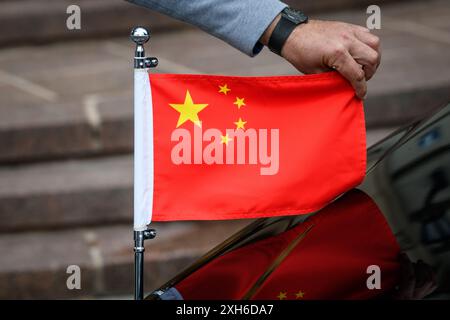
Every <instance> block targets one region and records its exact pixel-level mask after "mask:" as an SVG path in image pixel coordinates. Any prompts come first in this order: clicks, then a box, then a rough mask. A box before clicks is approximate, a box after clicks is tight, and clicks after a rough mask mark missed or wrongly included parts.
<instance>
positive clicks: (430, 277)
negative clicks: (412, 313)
mask: <svg viewBox="0 0 450 320" xmlns="http://www.w3.org/2000/svg"><path fill="white" fill-rule="evenodd" d="M417 266H418V267H419V268H421V269H422V271H421V272H422V273H423V274H424V275H425V279H424V283H423V285H422V286H420V287H419V286H417V287H418V288H416V292H415V293H414V295H415V296H416V298H417V299H423V298H424V297H426V296H428V295H429V294H431V293H432V292H433V291H434V290H436V287H437V286H436V279H435V274H434V271H433V269H432V268H431V266H429V265H428V264H426V263H424V262H423V261H422V260H419V261H418V262H417Z"/></svg>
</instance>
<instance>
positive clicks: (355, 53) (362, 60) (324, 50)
mask: <svg viewBox="0 0 450 320" xmlns="http://www.w3.org/2000/svg"><path fill="white" fill-rule="evenodd" d="M278 20H279V17H277V18H276V19H275V20H274V21H273V22H272V24H271V25H270V26H269V27H268V28H267V30H266V32H265V33H264V35H263V36H262V37H261V39H260V41H261V42H262V43H263V44H265V45H267V43H268V41H269V39H270V35H271V34H272V31H273V29H274V28H275V26H276V24H277V23H278ZM281 55H282V57H284V58H285V59H286V60H287V61H289V62H290V63H291V64H292V65H294V67H296V68H297V69H298V70H299V71H301V72H303V73H321V72H326V71H330V69H335V70H336V71H338V72H339V73H340V74H342V76H344V77H345V78H346V79H347V80H348V81H349V82H350V83H351V85H352V86H353V88H354V89H355V91H356V95H357V96H358V97H359V98H361V99H362V98H364V97H365V95H366V92H367V85H366V80H369V79H370V78H372V76H373V75H374V73H375V72H376V70H377V68H378V65H379V64H380V59H381V54H380V39H379V38H378V37H377V36H375V35H373V34H371V33H370V31H369V29H367V28H364V27H361V26H358V25H354V24H349V23H344V22H337V21H320V20H309V21H308V23H304V24H300V25H299V26H297V27H296V28H295V29H294V31H293V32H292V33H291V34H290V36H289V37H288V39H287V40H286V43H285V44H284V46H283V49H282V51H281Z"/></svg>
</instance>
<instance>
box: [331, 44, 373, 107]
mask: <svg viewBox="0 0 450 320" xmlns="http://www.w3.org/2000/svg"><path fill="white" fill-rule="evenodd" d="M330 67H332V68H333V69H335V70H337V71H338V72H339V73H340V74H342V76H344V78H346V79H347V80H348V81H349V82H350V84H351V85H352V87H353V88H354V89H355V92H356V95H357V96H358V97H359V98H360V99H363V98H364V97H365V95H366V92H367V85H366V79H365V73H364V70H363V69H362V67H361V65H359V64H358V63H357V62H356V61H355V59H353V57H352V56H351V55H350V53H349V52H348V51H347V50H343V51H339V52H338V54H337V55H336V56H335V58H334V61H333V62H332V64H331V65H330Z"/></svg>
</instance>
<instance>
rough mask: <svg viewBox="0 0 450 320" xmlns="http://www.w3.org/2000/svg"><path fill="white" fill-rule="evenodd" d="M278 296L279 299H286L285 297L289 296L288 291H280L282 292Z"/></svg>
mask: <svg viewBox="0 0 450 320" xmlns="http://www.w3.org/2000/svg"><path fill="white" fill-rule="evenodd" d="M277 298H278V299H279V300H284V299H286V298H287V293H286V292H280V294H279V295H277Z"/></svg>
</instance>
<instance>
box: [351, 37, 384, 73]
mask: <svg viewBox="0 0 450 320" xmlns="http://www.w3.org/2000/svg"><path fill="white" fill-rule="evenodd" d="M349 52H350V54H351V56H352V57H353V59H355V61H356V62H358V63H359V64H360V65H362V66H363V70H364V73H365V77H366V80H370V78H372V77H373V75H374V73H375V71H376V70H377V67H378V64H379V54H378V52H377V51H375V50H374V49H372V48H371V47H369V46H368V45H366V44H365V43H363V42H361V41H359V40H356V39H355V41H354V42H353V43H352V44H351V45H350V49H349Z"/></svg>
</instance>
